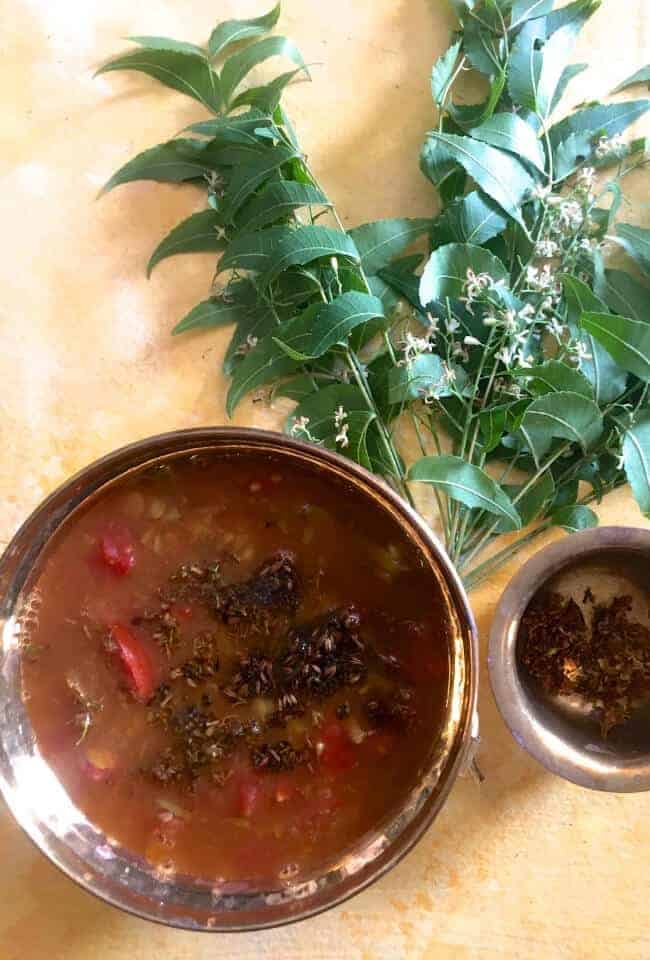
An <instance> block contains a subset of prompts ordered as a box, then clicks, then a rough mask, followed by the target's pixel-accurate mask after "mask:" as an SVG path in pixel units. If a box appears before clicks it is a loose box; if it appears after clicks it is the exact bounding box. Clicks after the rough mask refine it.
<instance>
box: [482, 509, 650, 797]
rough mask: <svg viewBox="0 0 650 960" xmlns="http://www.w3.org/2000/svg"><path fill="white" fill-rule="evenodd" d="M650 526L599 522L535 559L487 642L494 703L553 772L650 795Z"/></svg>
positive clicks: (502, 606)
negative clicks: (649, 528)
mask: <svg viewBox="0 0 650 960" xmlns="http://www.w3.org/2000/svg"><path fill="white" fill-rule="evenodd" d="M649 560H650V531H647V530H637V529H633V528H625V527H603V528H600V529H597V530H589V531H586V532H584V533H580V534H575V535H573V536H571V537H568V538H566V539H565V540H562V541H560V542H559V543H555V544H553V545H551V546H550V547H547V548H546V549H545V550H543V551H541V552H540V553H539V554H537V555H536V556H535V557H534V558H533V559H532V560H531V561H529V563H528V564H526V565H525V566H524V568H523V569H522V570H521V571H520V572H519V574H518V575H517V576H516V577H515V578H514V579H513V581H512V582H511V583H510V585H509V587H508V588H507V590H506V591H505V593H504V594H503V597H502V598H501V601H500V603H499V606H498V608H497V612H496V615H495V620H494V624H493V627H492V632H491V636H490V648H489V658H488V659H489V670H490V681H491V684H492V688H493V691H494V695H495V699H496V701H497V705H498V707H499V710H500V711H501V713H502V715H503V718H504V720H505V721H506V723H507V724H508V726H509V728H510V730H511V732H512V734H513V736H514V737H515V739H516V740H517V742H518V743H519V744H520V746H522V747H524V749H526V750H528V752H529V753H531V754H532V755H533V756H534V757H535V758H536V759H537V760H539V762H540V763H542V764H543V765H544V766H546V767H547V769H549V770H550V771H551V772H553V773H556V774H558V775H559V776H562V777H564V778H566V779H568V780H571V781H573V782H574V783H577V784H580V785H581V786H586V787H591V788H593V789H600V790H610V791H614V792H633V791H640V790H647V789H649V788H650V723H649V721H650V616H649V613H650V593H649V590H648V585H647V566H648V561H649Z"/></svg>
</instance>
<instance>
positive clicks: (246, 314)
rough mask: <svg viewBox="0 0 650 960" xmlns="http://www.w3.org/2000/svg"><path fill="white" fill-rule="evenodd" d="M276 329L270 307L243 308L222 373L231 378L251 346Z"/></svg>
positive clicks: (253, 305) (254, 306)
mask: <svg viewBox="0 0 650 960" xmlns="http://www.w3.org/2000/svg"><path fill="white" fill-rule="evenodd" d="M242 282H243V281H242ZM276 328H277V318H276V316H275V314H274V312H273V310H271V309H270V307H267V306H266V305H265V304H260V303H257V304H255V303H253V304H250V305H249V306H248V309H246V307H245V306H243V307H242V316H241V319H240V320H238V321H237V326H236V327H235V332H234V333H233V335H232V339H231V341H230V343H229V344H228V349H227V350H226V353H225V356H224V358H223V371H224V373H226V374H227V375H228V376H231V375H232V372H233V370H234V369H235V368H236V367H237V366H239V365H240V364H241V363H243V361H244V358H245V357H246V356H247V355H248V353H249V352H250V350H251V344H254V343H258V342H259V341H261V340H262V339H263V338H264V337H265V336H267V335H268V334H270V333H271V331H273V330H275V329H276Z"/></svg>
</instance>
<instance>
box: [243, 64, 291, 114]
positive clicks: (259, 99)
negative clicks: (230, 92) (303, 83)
mask: <svg viewBox="0 0 650 960" xmlns="http://www.w3.org/2000/svg"><path fill="white" fill-rule="evenodd" d="M301 70H302V68H301V67H298V69H296V70H288V71H287V72H286V73H281V74H280V75H279V76H277V77H274V78H273V80H269V82H268V83H265V84H262V86H259V87H249V88H248V90H244V91H243V92H242V93H240V94H238V96H236V97H235V99H234V100H233V101H232V103H231V105H230V107H231V109H232V110H234V109H235V108H236V107H242V106H245V105H246V106H251V107H255V108H257V109H258V110H262V111H263V112H264V113H267V114H272V113H273V112H274V110H275V109H276V107H277V106H278V104H279V102H280V100H281V98H282V94H283V92H284V90H285V88H286V87H288V85H289V84H290V83H291V81H292V80H293V79H294V77H296V76H297V75H298V74H299V73H301Z"/></svg>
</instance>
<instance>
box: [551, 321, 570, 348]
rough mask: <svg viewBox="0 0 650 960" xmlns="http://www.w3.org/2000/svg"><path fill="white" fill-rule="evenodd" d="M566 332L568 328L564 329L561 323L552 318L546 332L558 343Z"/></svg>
mask: <svg viewBox="0 0 650 960" xmlns="http://www.w3.org/2000/svg"><path fill="white" fill-rule="evenodd" d="M567 330H568V327H566V326H565V325H564V324H563V323H560V321H559V320H558V318H557V317H552V318H551V320H550V321H549V325H548V331H549V333H551V334H552V335H553V336H554V337H555V339H556V340H557V341H558V343H561V342H562V340H563V339H564V336H565V334H566V333H567Z"/></svg>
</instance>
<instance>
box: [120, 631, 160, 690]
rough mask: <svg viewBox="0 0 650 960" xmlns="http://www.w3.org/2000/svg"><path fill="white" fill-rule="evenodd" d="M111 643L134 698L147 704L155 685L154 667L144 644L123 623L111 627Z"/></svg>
mask: <svg viewBox="0 0 650 960" xmlns="http://www.w3.org/2000/svg"><path fill="white" fill-rule="evenodd" d="M111 641H112V643H113V644H114V646H115V652H116V654H117V656H118V658H119V660H120V663H121V664H122V667H123V668H124V672H125V673H126V678H127V682H128V685H129V689H130V690H131V692H132V694H133V696H134V697H135V698H136V700H140V701H142V703H147V701H148V700H151V697H152V696H153V692H154V687H155V683H154V670H153V665H152V663H151V660H150V659H149V654H148V653H147V650H146V648H145V646H144V644H143V643H142V641H141V640H140V639H139V638H138V637H136V635H135V634H134V633H132V632H131V631H130V630H129V629H128V628H127V627H125V626H123V625H122V624H121V623H116V624H113V626H112V627H111Z"/></svg>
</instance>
